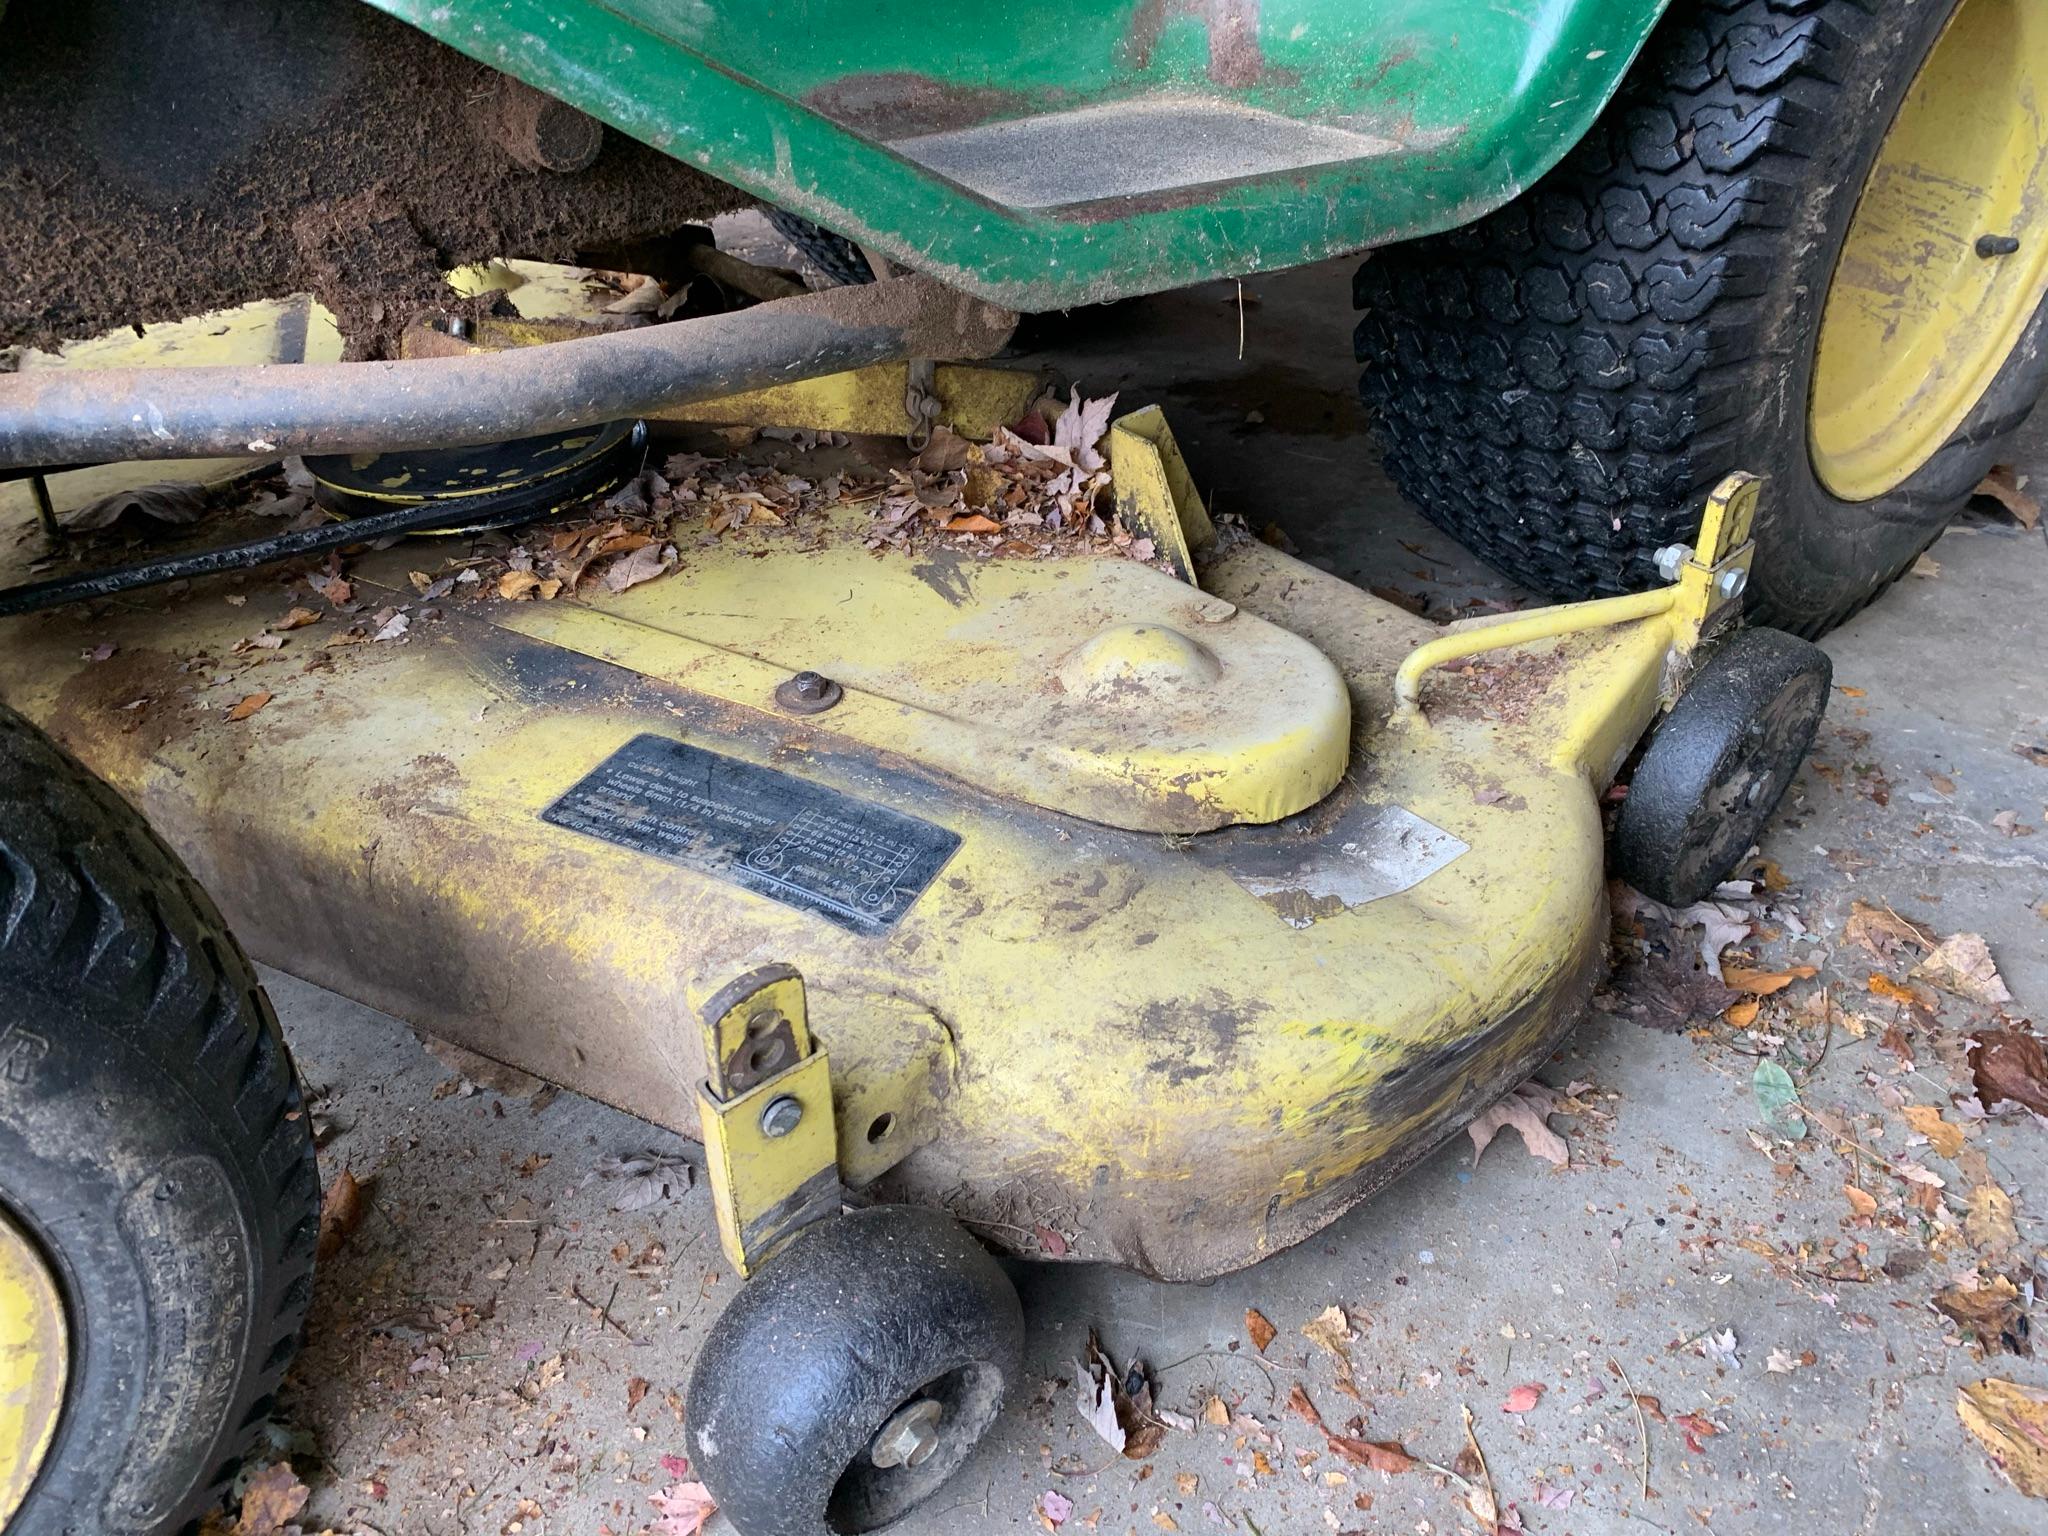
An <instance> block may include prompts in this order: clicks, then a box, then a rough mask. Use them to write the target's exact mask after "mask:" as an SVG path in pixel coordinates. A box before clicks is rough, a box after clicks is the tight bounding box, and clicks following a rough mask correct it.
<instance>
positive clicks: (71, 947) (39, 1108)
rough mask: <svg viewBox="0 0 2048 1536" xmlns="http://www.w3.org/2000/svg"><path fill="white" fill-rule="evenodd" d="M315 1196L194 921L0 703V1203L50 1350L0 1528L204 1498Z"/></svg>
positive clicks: (308, 1274)
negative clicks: (41, 1420)
mask: <svg viewBox="0 0 2048 1536" xmlns="http://www.w3.org/2000/svg"><path fill="white" fill-rule="evenodd" d="M319 1195H320V1191H319V1179H318V1175H317V1174H316V1172H315V1169H314V1162H313V1144H312V1137H311V1134H310V1129H309V1126H308V1124H307V1120H306V1116H305V1115H304V1113H303V1109H302V1105H301V1103H300V1097H299V1091H298V1086H297V1082H296V1079H295V1078H294V1075H293V1072H292V1065H291V1059H290V1057H289V1056H288V1055H287V1053H286V1051H285V1046H284V1041H283V1038H282V1037H281V1035H280V1034H279V1032H278V1027H277V1019H276V1016H275V1015H274V1014H273V1013H272V1012H271V1009H270V1005H269V1003H268V1002H267V1001H266V1000H265V998H264V996H263V993H262V991H261V989H260V988H259V987H258V985H257V982H256V977H255V974H254V972H253V971H252V970H251V968H250V965H249V962H248V960H247V959H246V958H245V957H244V956H243V954H242V952H241V950H240V949H239V948H238V947H237V946H236V944H235V941H234V939H233V938H232V937H231V936H230V935H229V934H228V932H227V930H226V928H225V926H224V925H223V924H222V922H221V919H220V914H219V913H218V912H217V911H215V909H214V906H213V904H212V902H210V901H209V900H208V899H207V897H206V895H205V893H204V892H202V891H201V890H200V889H199V888H198V886H197V885H196V884H195V883H194V882H193V880H192V878H191V876H190V875H189V874H188V873H186V871H185V869H184V867H183V866H182V865H181V864H180V863H179V861H178V859H177V857H176V856H175V855H174V854H172V853H171V851H170V850H169V849H168V848H166V847H165V846H164V845H163V843H162V842H160V841H159V840H158V839H157V838H156V836H155V835H154V834H153V833H152V832H151V831H150V829H149V827H148V826H147V825H146V824H145V823H144V821H143V820H142V818H141V816H140V815H138V814H137V813H136V812H135V811H134V810H133V809H132V808H131V807H130V806H128V805H127V804H126V803H125V802H123V801H122V800H121V799H120V798H119V797H118V796H116V795H115V794H114V793H113V792H112V791H111V790H110V789H108V788H107V787H106V786H105V785H103V784H101V783H100V782H99V781H98V780H96V779H94V778H93V777H92V775H91V774H89V773H88V772H87V771H86V770H85V769H84V768H82V767H81V766H80V765H79V764H78V763H76V762H75V761H73V760H72V759H71V758H70V757H68V756H66V755H65V754H64V753H63V752H62V751H61V750H59V749H58V748H57V747H56V746H55V745H54V744H53V743H52V742H51V741H49V739H48V738H46V737H45V736H43V734H42V733H41V732H39V731H37V730H36V729H35V728H34V727H33V726H30V725H29V724H27V723H26V722H25V721H23V720H22V719H21V718H20V717H19V716H18V715H16V714H15V713H13V712H12V711H11V710H8V709H5V708H4V707H0V1207H4V1208H5V1211H6V1214H7V1215H8V1217H9V1218H10V1219H11V1220H12V1222H13V1223H14V1224H15V1225H16V1226H17V1227H18V1228H19V1229H21V1230H22V1231H23V1232H24V1233H25V1234H27V1235H28V1237H29V1238H30V1239H31V1240H32V1243H33V1245H34V1246H35V1247H36V1248H37V1249H38V1250H39V1252H40V1255H41V1257H42V1260H43V1263H44V1265H45V1267H46V1270H47V1272H48V1274H49V1275H50V1277H51V1279H52V1280H53V1281H54V1282H55V1288H56V1290H57V1293H58V1295H59V1297H60V1298H61V1300H62V1303H63V1311H64V1314H65V1319H64V1327H65V1331H66V1333H67V1334H68V1380H67V1382H66V1387H65V1392H64V1398H63V1408H62V1410H61V1415H60V1417H59V1418H58V1421H57V1426H56V1432H55V1440H54V1443H53V1444H52V1445H51V1447H50V1449H49V1452H48V1454H47V1455H46V1456H45V1457H44V1458H43V1459H42V1462H41V1470H40V1472H39V1474H38V1475H37V1476H36V1479H35V1482H34V1483H33V1485H32V1486H31V1487H30V1489H29V1492H28V1495H27V1497H26V1500H25V1501H24V1503H23V1504H22V1505H21V1507H20V1509H19V1510H18V1511H17V1512H16V1514H15V1517H14V1519H13V1521H12V1522H11V1523H9V1524H8V1526H7V1530H8V1533H9V1536H76V1533H84V1532H95V1533H106V1536H116V1533H119V1536H157V1533H160V1532H170V1531H177V1530H181V1529H183V1528H185V1527H186V1526H188V1525H189V1524H190V1523H191V1522H192V1521H194V1520H196V1519H197V1518H199V1517H200V1516H201V1515H203V1514H204V1513H205V1512H206V1511H207V1510H208V1509H210V1508H212V1507H213V1506H214V1505H215V1504H217V1503H218V1502H219V1499H220V1497H221V1494H222V1493H223V1491H224V1490H225V1488H226V1486H227V1483H228V1481H229V1479H230V1478H231V1477H232V1476H233V1475H234V1473H235V1471H236V1470H237V1466H238V1463H239V1460H240V1458H241V1457H242V1455H243V1454H244V1453H245V1452H246V1451H247V1450H248V1448H249V1446H250V1444H251V1442H252V1440H253V1439H254V1437H255V1435H256V1433H257V1431H258V1428H259V1426H260V1425H261V1423H262V1421H263V1420H264V1419H265V1418H266V1417H268V1415H269V1412H270V1407H271V1393H272V1391H273V1390H274V1389H275V1388H276V1386H277V1383H278V1381H279V1380H280V1378H282V1376H283V1375H284V1371H285V1367H286V1366H287V1365H288V1364H289V1363H290V1361H291V1358H292V1355H293V1353H294V1351H295V1350H296V1348H297V1343H298V1336H299V1328H300V1324H301V1323H302V1321H303V1319H304V1317H305V1313H306V1306H307V1303H308V1301H309V1300H310V1298H311V1294H312V1270H313V1250H314V1246H315V1241H316V1237H317V1231H318V1214H319Z"/></svg>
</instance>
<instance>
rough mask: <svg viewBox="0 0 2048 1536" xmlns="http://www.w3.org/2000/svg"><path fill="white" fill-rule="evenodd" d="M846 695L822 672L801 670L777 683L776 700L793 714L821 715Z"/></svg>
mask: <svg viewBox="0 0 2048 1536" xmlns="http://www.w3.org/2000/svg"><path fill="white" fill-rule="evenodd" d="M843 696H844V692H843V690H842V689H841V688H840V686H839V685H838V684H837V683H835V682H833V681H832V679H831V678H829V677H827V676H825V674H824V673H822V672H808V671H807V672H799V673H797V675H796V676H795V677H789V678H784V679H783V680H782V681H781V682H779V683H777V684H776V685H775V702H776V703H777V704H780V705H781V706H782V707H783V708H784V709H786V710H788V711H789V712H790V713H791V714H792V715H821V714H823V713H824V712H825V711H826V710H828V709H830V708H831V707H832V706H833V705H834V704H837V703H838V702H839V700H840V699H841V698H842V697H843Z"/></svg>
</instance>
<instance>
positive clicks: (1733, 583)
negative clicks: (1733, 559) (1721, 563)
mask: <svg viewBox="0 0 2048 1536" xmlns="http://www.w3.org/2000/svg"><path fill="white" fill-rule="evenodd" d="M1748 585H1749V572H1748V571H1745V570H1743V569H1742V568H1741V567H1740V566H1738V567H1736V569H1734V570H1732V571H1723V572H1722V573H1721V574H1720V575H1719V576H1716V577H1715V578H1714V590H1715V591H1716V592H1718V593H1719V594H1720V595H1721V596H1722V597H1724V598H1727V599H1728V600H1729V601H1731V602H1732V601H1734V600H1735V599H1736V598H1738V597H1740V596H1742V592H1743V589H1744V588H1745V587H1747V586H1748Z"/></svg>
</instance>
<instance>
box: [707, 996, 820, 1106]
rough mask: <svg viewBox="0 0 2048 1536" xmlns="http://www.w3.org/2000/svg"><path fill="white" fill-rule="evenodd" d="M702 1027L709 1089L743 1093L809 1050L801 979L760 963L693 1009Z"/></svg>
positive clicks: (719, 1093)
mask: <svg viewBox="0 0 2048 1536" xmlns="http://www.w3.org/2000/svg"><path fill="white" fill-rule="evenodd" d="M695 1011H696V1014H697V1017H698V1019H699V1020H700V1021H701V1022H702V1024H703V1027H704V1059H705V1067H706V1075H707V1076H708V1078H709V1080H710V1083H711V1091H712V1092H713V1093H714V1094H716V1095H717V1096H718V1097H719V1098H720V1099H730V1098H732V1097H733V1096H734V1095H736V1094H739V1093H744V1092H745V1091H746V1090H747V1089H749V1088H752V1087H753V1086H754V1085H755V1084H757V1083H759V1082H761V1081H762V1080H763V1079H764V1078H768V1077H772V1076H774V1075H775V1074H776V1073H778V1072H782V1071H786V1070H788V1069H789V1068H790V1067H793V1066H795V1065H796V1064H797V1063H798V1062H799V1061H802V1060H803V1059H804V1058H805V1057H806V1056H808V1055H810V1054H811V1031H810V1023H809V1010H808V1005H807V1004H806V1001H805V998H804V979H803V977H802V976H800V975H798V974H797V972H796V970H795V968H794V967H791V966H787V965H764V966H762V967H760V968H759V969H757V970H752V971H749V972H747V974H746V975H744V976H741V977H739V978H737V979H736V980H734V981H730V982H727V983H726V984H725V985H724V986H722V987H720V988H719V989H718V990H717V991H716V992H714V993H713V994H712V995H711V996H710V997H709V998H707V999H706V1000H705V1001H704V1002H703V1003H702V1004H700V1005H698V1006H697V1008H696V1010H695Z"/></svg>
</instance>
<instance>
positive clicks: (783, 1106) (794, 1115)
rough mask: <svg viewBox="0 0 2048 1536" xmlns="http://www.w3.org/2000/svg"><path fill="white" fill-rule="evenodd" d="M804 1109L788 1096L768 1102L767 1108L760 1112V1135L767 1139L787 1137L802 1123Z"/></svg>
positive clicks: (784, 1095)
mask: <svg viewBox="0 0 2048 1536" xmlns="http://www.w3.org/2000/svg"><path fill="white" fill-rule="evenodd" d="M803 1118H804V1107H803V1105H801V1104H799V1103H798V1102H797V1101H796V1100H795V1099H793V1098H791V1097H790V1096H789V1095H788V1094H786V1093H785V1094H783V1095H781V1096H780V1097H779V1098H773V1099H770V1100H769V1101H768V1107H767V1108H766V1109H764V1110H762V1111H761V1134H762V1135H763V1136H768V1137H779V1136H787V1135H788V1134H789V1133H790V1132H791V1131H793V1130H795V1129H796V1128H797V1127H798V1126H799V1125H800V1124H802V1123H803Z"/></svg>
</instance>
